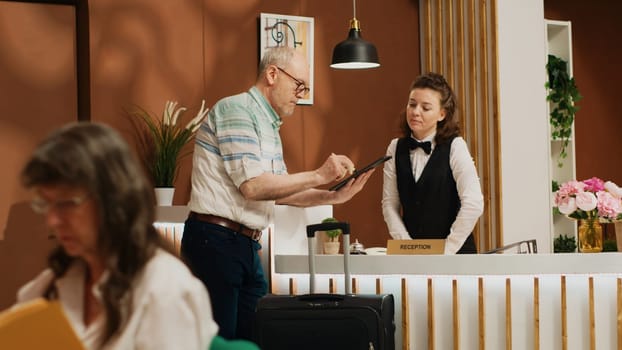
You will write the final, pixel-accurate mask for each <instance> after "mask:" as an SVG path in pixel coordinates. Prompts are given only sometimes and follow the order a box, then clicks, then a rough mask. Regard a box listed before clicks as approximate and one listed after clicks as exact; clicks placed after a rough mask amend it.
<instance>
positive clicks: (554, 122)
mask: <svg viewBox="0 0 622 350" xmlns="http://www.w3.org/2000/svg"><path fill="white" fill-rule="evenodd" d="M546 69H547V72H548V77H549V80H548V81H547V82H546V84H545V87H546V88H547V89H548V95H547V96H546V100H547V101H549V102H551V104H552V110H551V113H550V116H549V118H550V119H549V122H550V123H551V137H552V138H553V139H558V140H560V141H561V142H562V145H561V150H560V152H559V159H558V162H557V166H558V167H560V168H561V167H562V166H563V163H562V159H564V158H566V156H567V155H568V154H567V152H566V149H567V147H568V142H569V140H570V136H571V134H572V124H573V122H574V117H575V113H576V112H577V111H578V110H579V107H578V106H576V105H575V103H576V102H578V101H579V100H581V98H582V96H581V94H579V90H578V89H577V86H576V84H575V81H574V78H573V77H571V76H570V74H569V73H568V63H567V62H566V61H564V60H563V59H561V58H559V57H557V56H555V55H549V57H548V62H547V64H546Z"/></svg>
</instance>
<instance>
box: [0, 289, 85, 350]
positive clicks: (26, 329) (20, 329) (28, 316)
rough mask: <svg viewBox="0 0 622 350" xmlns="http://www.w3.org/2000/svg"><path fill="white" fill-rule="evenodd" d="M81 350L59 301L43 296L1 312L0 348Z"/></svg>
mask: <svg viewBox="0 0 622 350" xmlns="http://www.w3.org/2000/svg"><path fill="white" fill-rule="evenodd" d="M51 348H54V349H63V350H84V346H83V345H82V343H81V342H80V339H78V336H77V335H76V333H75V331H74V330H73V328H72V327H71V324H69V321H68V320H67V317H66V316H65V313H64V312H63V310H62V308H61V306H60V304H59V303H58V302H56V301H47V300H45V299H43V298H40V299H35V300H33V301H30V302H27V303H24V304H20V305H17V306H15V307H13V308H11V309H8V310H6V311H3V312H2V313H0V349H7V350H8V349H25V350H29V349H51Z"/></svg>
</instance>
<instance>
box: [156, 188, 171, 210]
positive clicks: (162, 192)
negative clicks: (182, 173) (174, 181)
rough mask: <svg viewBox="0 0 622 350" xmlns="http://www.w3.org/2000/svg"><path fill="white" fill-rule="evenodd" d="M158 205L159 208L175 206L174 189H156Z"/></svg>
mask: <svg viewBox="0 0 622 350" xmlns="http://www.w3.org/2000/svg"><path fill="white" fill-rule="evenodd" d="M154 190H155V196H156V204H157V205H158V206H170V205H173V195H174V194H175V188H174V187H156V188H155V189H154Z"/></svg>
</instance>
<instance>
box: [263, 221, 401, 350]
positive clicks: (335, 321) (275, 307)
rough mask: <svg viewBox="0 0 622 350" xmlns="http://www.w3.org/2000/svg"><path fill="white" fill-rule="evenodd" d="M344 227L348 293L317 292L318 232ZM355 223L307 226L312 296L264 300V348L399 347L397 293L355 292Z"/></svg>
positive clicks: (356, 349) (345, 349) (384, 349)
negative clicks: (352, 249)
mask: <svg viewBox="0 0 622 350" xmlns="http://www.w3.org/2000/svg"><path fill="white" fill-rule="evenodd" d="M332 229H341V230H342V232H343V235H342V236H343V246H344V274H345V289H346V293H345V295H342V294H314V291H315V232H316V231H326V230H332ZM349 234H350V225H349V224H348V223H345V222H336V223H323V224H316V225H309V226H307V237H308V241H309V281H310V290H311V294H307V295H296V296H290V295H267V296H265V297H263V298H261V299H260V300H259V303H258V305H257V313H256V317H255V327H254V336H255V341H256V342H257V344H258V345H259V346H260V347H261V349H263V350H306V349H313V350H318V349H319V350H332V349H335V350H350V349H351V350H359V349H360V350H370V349H374V350H393V349H395V339H394V335H395V324H394V300H393V295H392V294H380V295H375V294H374V295H353V294H351V292H350V262H349V259H350V254H349V251H348V247H349V246H350V235H349Z"/></svg>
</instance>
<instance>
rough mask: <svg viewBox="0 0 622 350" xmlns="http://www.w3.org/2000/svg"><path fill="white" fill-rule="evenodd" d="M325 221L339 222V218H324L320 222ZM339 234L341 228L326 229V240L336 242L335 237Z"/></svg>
mask: <svg viewBox="0 0 622 350" xmlns="http://www.w3.org/2000/svg"><path fill="white" fill-rule="evenodd" d="M327 222H339V220H337V219H335V218H326V219H324V220H322V223H323V224H324V223H327ZM339 235H341V229H335V230H328V231H326V236H327V237H328V240H329V241H330V242H337V238H338V237H339Z"/></svg>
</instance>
